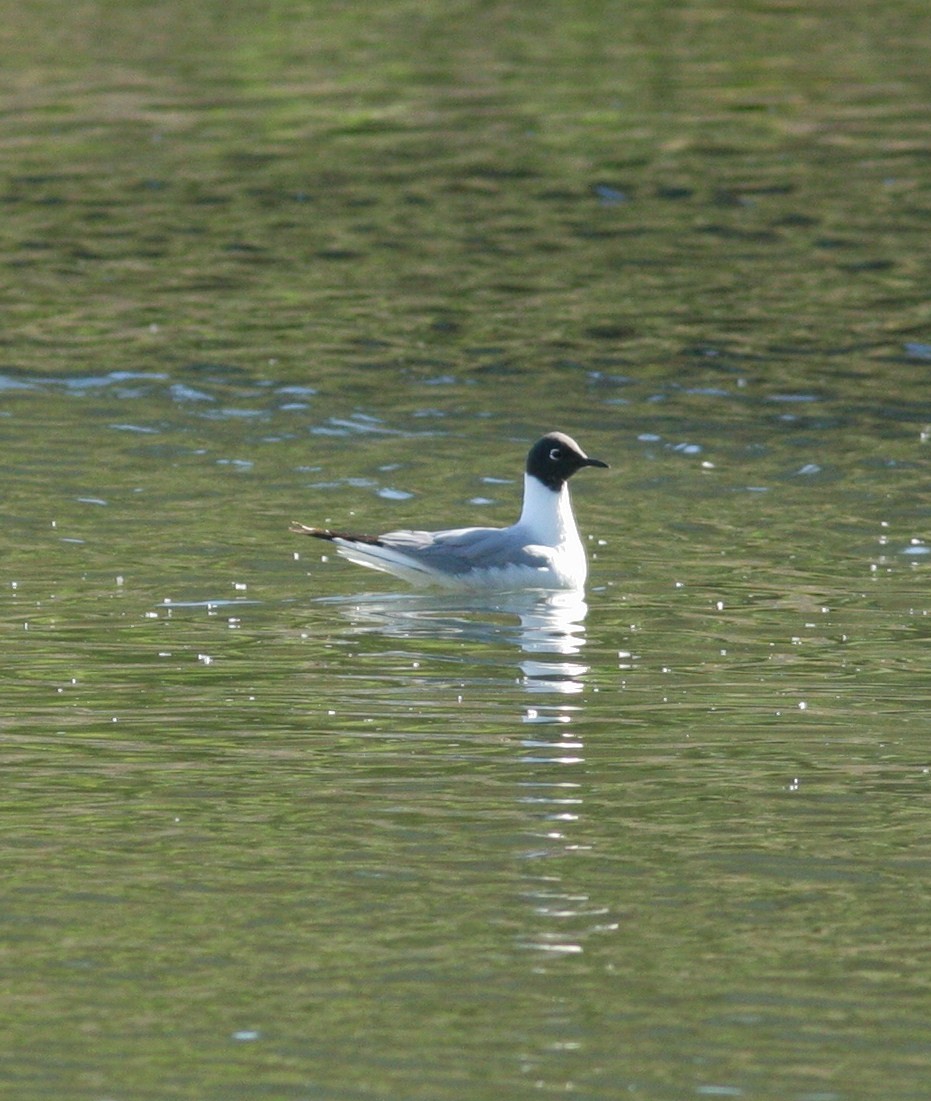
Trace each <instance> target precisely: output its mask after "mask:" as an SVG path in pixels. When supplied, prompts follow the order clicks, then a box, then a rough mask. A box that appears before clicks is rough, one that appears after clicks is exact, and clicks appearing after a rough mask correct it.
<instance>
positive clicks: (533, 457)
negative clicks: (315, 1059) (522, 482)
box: [527, 432, 608, 491]
mask: <svg viewBox="0 0 931 1101" xmlns="http://www.w3.org/2000/svg"><path fill="white" fill-rule="evenodd" d="M583 466H600V467H602V468H604V469H607V466H608V464H607V463H603V462H602V461H601V459H590V458H589V457H588V456H587V455H586V454H585V452H584V451H583V450H582V448H581V447H579V445H578V444H577V443H576V442H575V440H574V439H573V438H572V437H571V436H567V435H566V434H565V432H548V433H547V434H546V435H545V436H543V437H542V439H539V440H537V442H536V443H535V444H534V445H533V447H531V449H530V453H529V454H528V456H527V473H528V474H531V475H532V476H533V477H534V478H536V479H537V481H539V482H542V483H543V485H545V486H546V487H547V488H548V489H552V490H556V491H558V490H560V489H562V487H563V485H565V483H566V482H567V481H568V480H569V479H570V478H571V477H572V475H573V474H575V472H576V471H577V470H581V469H582V467H583Z"/></svg>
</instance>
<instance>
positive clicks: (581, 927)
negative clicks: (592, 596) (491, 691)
mask: <svg viewBox="0 0 931 1101" xmlns="http://www.w3.org/2000/svg"><path fill="white" fill-rule="evenodd" d="M325 602H326V603H327V604H330V605H331V606H332V605H333V604H336V605H338V606H339V607H340V609H341V611H342V612H343V614H344V615H345V616H346V618H347V619H348V620H349V622H350V624H351V626H350V628H349V630H350V632H351V633H358V634H372V633H375V634H381V635H382V636H384V637H388V638H394V639H403V640H405V641H406V642H407V643H408V644H413V649H415V650H416V646H417V640H418V639H423V640H424V641H425V642H426V641H428V640H429V641H436V640H443V639H446V640H449V641H450V642H456V643H459V644H460V645H461V644H463V643H464V644H466V647H465V653H464V654H462V655H461V657H460V658H459V660H462V661H467V660H472V661H482V660H485V661H489V660H490V661H493V662H494V663H495V665H498V664H499V663H500V661H501V644H502V641H506V642H509V643H511V644H512V645H513V646H514V647H515V648H516V651H517V653H516V660H517V667H518V669H519V672H520V676H519V678H518V683H519V686H520V688H522V689H523V692H524V693H526V694H527V695H529V697H530V699H529V700H528V699H527V696H526V695H525V697H524V699H525V701H526V705H525V706H523V707H522V708H521V714H520V722H521V725H522V728H523V729H522V732H521V735H520V737H519V738H518V739H517V741H516V743H515V744H516V746H519V751H518V756H517V759H516V760H517V764H518V765H519V772H518V773H517V775H516V776H515V778H514V779H515V784H516V799H517V802H518V804H519V805H520V806H521V807H522V809H523V812H524V814H523V817H524V828H523V829H522V830H521V835H522V836H521V839H520V841H519V842H518V847H517V849H516V851H515V857H516V859H517V861H518V862H519V866H520V867H521V869H522V871H521V877H520V878H521V880H522V888H521V893H522V895H523V897H524V899H525V900H526V902H527V904H528V922H527V926H526V928H525V929H524V930H523V931H522V932H521V933H520V934H518V942H519V943H520V944H521V945H522V946H523V947H525V948H528V949H531V950H533V951H534V952H535V953H539V955H538V956H537V957H535V958H536V962H535V963H534V966H533V972H534V973H535V974H540V975H543V974H546V973H547V972H548V970H549V966H548V964H547V962H546V961H547V960H555V959H557V958H560V957H562V958H565V957H567V956H573V955H577V954H579V953H581V952H583V951H584V944H585V941H586V940H587V938H588V937H590V936H591V935H593V934H596V933H603V932H605V931H607V930H611V929H614V928H616V925H615V924H614V923H612V922H611V921H610V919H609V918H608V911H607V908H606V907H604V906H602V905H599V904H598V903H596V902H595V901H594V900H593V899H592V898H591V897H590V896H589V894H588V893H587V891H586V890H585V889H584V887H583V886H581V885H580V883H579V881H578V877H577V871H576V870H574V869H575V864H576V860H575V858H576V857H577V856H578V854H580V853H584V852H586V851H588V850H589V849H590V848H591V844H590V843H589V841H588V838H587V835H586V831H585V830H584V828H582V826H583V821H582V816H583V804H584V793H585V785H584V775H585V756H584V743H583V740H582V731H581V729H580V723H579V721H578V720H579V719H580V718H581V716H582V713H583V709H584V704H585V699H584V692H585V678H586V674H587V673H588V670H589V666H588V665H587V664H585V663H584V662H583V661H582V660H581V655H582V651H583V649H584V647H585V644H586V637H585V617H586V614H587V612H588V606H587V604H586V603H585V598H584V594H583V593H581V592H573V591H563V592H521V593H509V594H495V595H493V596H476V595H474V594H466V595H462V594H458V595H455V596H451V595H447V594H424V593H415V594H401V595H394V594H372V595H366V596H364V597H359V596H356V597H353V598H352V599H351V600H347V599H344V598H340V599H338V600H333V599H326V600H325ZM405 649H407V648H405ZM429 653H430V654H431V655H432V656H435V655H436V649H435V648H430V650H429ZM458 653H459V651H458V649H457V648H454V647H450V650H449V652H448V654H447V655H446V656H447V657H449V656H452V657H453V658H454V660H455V658H456V656H457V654H458ZM483 655H484V656H483ZM482 683H485V684H487V682H484V681H483V682H482ZM511 683H512V684H513V681H512V682H511ZM499 686H500V684H499ZM528 726H529V727H531V728H532V729H527V727H528ZM547 728H548V729H547ZM504 817H507V815H505V816H504ZM582 882H584V879H583V881H582Z"/></svg>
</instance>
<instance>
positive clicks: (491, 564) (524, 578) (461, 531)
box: [290, 432, 608, 591]
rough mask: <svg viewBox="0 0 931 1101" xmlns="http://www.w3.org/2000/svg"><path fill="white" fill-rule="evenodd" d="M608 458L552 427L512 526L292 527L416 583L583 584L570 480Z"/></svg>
mask: <svg viewBox="0 0 931 1101" xmlns="http://www.w3.org/2000/svg"><path fill="white" fill-rule="evenodd" d="M607 465H608V464H607V463H603V462H602V461H601V460H600V459H590V458H589V457H588V456H587V455H586V454H585V452H584V451H583V450H582V448H581V447H579V445H578V444H577V443H576V442H575V440H573V439H572V438H571V437H570V436H567V435H565V434H564V433H563V432H550V433H548V434H547V435H545V436H543V437H542V439H539V440H537V442H536V443H535V444H534V445H533V447H531V449H530V452H529V454H528V455H527V465H526V468H525V473H524V500H523V507H522V508H521V513H520V518H519V519H518V521H517V523H515V524H511V526H510V527H506V528H453V529H452V530H450V531H389V532H386V533H385V534H384V535H353V534H351V533H350V532H347V531H331V530H330V529H329V528H314V527H307V526H306V525H304V524H298V523H294V524H292V525H291V529H290V530H291V531H292V532H295V533H296V534H299V535H311V536H313V537H314V538H315V539H326V540H329V541H330V542H331V543H332V544H333V545H334V546H335V547H336V550H337V552H338V553H339V554H341V555H342V556H343V557H344V558H348V559H349V561H350V562H355V563H357V564H358V565H360V566H368V567H369V568H370V569H373V570H382V571H384V572H385V573H391V574H394V575H395V576H396V577H401V578H403V579H404V580H405V581H409V582H412V583H413V584H415V585H438V586H440V587H442V588H446V589H458V590H462V589H466V590H505V591H506V590H513V589H580V588H581V587H582V586H583V585H584V584H585V578H586V575H587V573H588V563H587V561H586V557H585V548H584V547H583V546H582V540H581V539H580V537H579V531H578V528H577V527H576V524H575V516H574V515H573V512H572V502H571V500H570V499H569V487H568V485H567V482H568V481H569V479H570V478H571V477H572V475H573V474H575V472H576V471H577V470H581V469H582V467H585V466H597V467H605V468H606V467H607Z"/></svg>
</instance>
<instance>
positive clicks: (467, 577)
mask: <svg viewBox="0 0 931 1101" xmlns="http://www.w3.org/2000/svg"><path fill="white" fill-rule="evenodd" d="M333 542H334V545H335V546H336V549H337V551H338V553H339V554H340V555H341V556H342V557H343V558H346V559H348V560H349V561H350V562H355V563H356V565H359V566H367V567H368V568H369V569H372V570H380V571H381V572H382V573H390V574H393V575H394V576H395V577H400V578H402V579H403V580H405V581H407V582H409V583H410V584H412V585H417V586H420V587H427V586H433V587H439V588H443V589H449V590H451V591H458V592H463V591H464V592H475V591H489V590H494V591H501V592H506V591H513V590H514V589H578V588H581V587H582V585H584V583H585V574H586V570H585V568H584V567H585V558H584V554H583V555H582V559H581V562H582V568H581V569H580V568H579V564H578V562H577V561H572V560H569V559H567V557H566V556H565V555H563V554H558V553H555V552H553V551H552V550H551V549H550V548H542V547H541V548H538V549H539V550H541V551H543V550H544V549H545V550H546V551H547V553H548V554H549V555H551V556H552V563H551V565H549V566H538V567H530V566H492V567H487V568H483V567H480V566H476V567H474V568H473V569H471V570H469V571H468V573H458V574H451V573H446V572H444V571H442V570H436V569H431V568H429V567H428V566H425V565H422V564H421V563H418V562H415V561H414V560H413V559H412V558H411V557H410V556H409V555H406V554H402V553H400V552H398V551H394V550H392V549H391V548H390V547H371V546H362V545H360V544H357V543H347V542H346V541H345V540H342V539H334V540H333Z"/></svg>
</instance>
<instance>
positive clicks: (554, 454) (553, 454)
mask: <svg viewBox="0 0 931 1101" xmlns="http://www.w3.org/2000/svg"><path fill="white" fill-rule="evenodd" d="M550 458H551V459H552V461H553V462H554V463H558V462H559V460H560V459H561V458H562V452H561V451H560V450H559V448H558V447H554V448H553V450H552V451H551V452H550Z"/></svg>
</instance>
